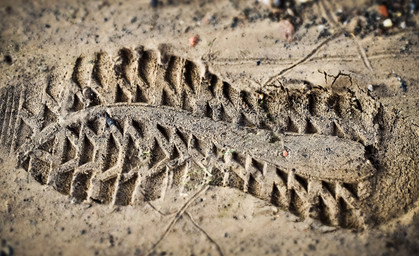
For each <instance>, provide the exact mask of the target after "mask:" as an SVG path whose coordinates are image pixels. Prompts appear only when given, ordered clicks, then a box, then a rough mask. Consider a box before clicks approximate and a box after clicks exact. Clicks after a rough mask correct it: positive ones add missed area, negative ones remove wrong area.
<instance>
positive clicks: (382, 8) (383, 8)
mask: <svg viewBox="0 0 419 256" xmlns="http://www.w3.org/2000/svg"><path fill="white" fill-rule="evenodd" d="M378 12H379V13H380V14H381V15H382V16H384V17H386V18H387V17H388V11H387V7H386V6H385V5H383V4H382V5H380V6H378Z"/></svg>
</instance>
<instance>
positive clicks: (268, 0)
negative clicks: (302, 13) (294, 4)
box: [259, 0, 282, 8]
mask: <svg viewBox="0 0 419 256" xmlns="http://www.w3.org/2000/svg"><path fill="white" fill-rule="evenodd" d="M259 2H262V3H263V4H264V5H267V6H270V7H276V8H279V7H280V6H281V2H282V1H281V0H259Z"/></svg>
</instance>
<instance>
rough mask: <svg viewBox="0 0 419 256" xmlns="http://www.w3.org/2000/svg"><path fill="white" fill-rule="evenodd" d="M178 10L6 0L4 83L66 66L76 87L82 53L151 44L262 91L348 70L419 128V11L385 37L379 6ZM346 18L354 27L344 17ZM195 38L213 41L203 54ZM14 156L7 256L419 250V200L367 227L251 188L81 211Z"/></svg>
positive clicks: (2, 233)
mask: <svg viewBox="0 0 419 256" xmlns="http://www.w3.org/2000/svg"><path fill="white" fill-rule="evenodd" d="M169 2H170V1H169ZM172 2H174V3H172V4H169V3H167V2H166V1H160V2H159V4H158V6H157V7H151V6H150V3H149V1H120V2H116V1H115V2H114V1H88V2H84V1H60V2H59V3H58V2H54V1H33V2H27V1H7V0H6V1H1V2H0V16H1V17H2V19H1V23H0V31H1V34H0V36H1V37H0V59H2V60H3V61H0V69H1V76H0V86H1V87H2V88H3V87H9V86H13V85H18V84H21V83H24V84H25V86H28V87H30V86H36V85H39V84H45V83H46V78H45V77H47V76H48V74H49V73H52V72H55V73H57V72H58V73H59V79H63V81H64V80H71V76H72V72H73V68H74V62H75V60H76V59H77V58H78V57H79V56H89V55H93V54H94V53H95V52H98V51H100V50H104V51H107V52H111V53H116V52H117V51H118V50H119V49H121V48H123V47H127V48H132V49H134V48H136V47H138V46H144V47H145V48H146V49H156V50H157V49H159V50H160V51H162V52H169V53H171V54H174V55H176V56H180V57H183V58H186V59H190V60H193V61H194V62H196V63H199V64H200V65H202V66H208V68H209V70H210V71H211V72H212V73H214V74H216V75H217V76H219V77H220V78H221V79H222V80H224V81H227V82H229V83H231V84H232V85H233V86H235V87H236V88H245V89H248V90H259V89H261V88H265V87H267V86H269V85H270V84H271V83H272V81H282V82H283V83H290V84H292V83H293V81H300V80H306V81H309V82H310V83H312V84H315V85H317V84H319V85H323V86H325V87H331V86H340V85H335V84H334V80H335V78H336V77H337V76H338V75H339V74H341V76H344V77H347V78H348V79H347V81H346V82H345V83H346V84H345V86H347V87H349V89H353V90H355V89H356V88H355V87H359V88H361V89H363V90H365V91H369V93H370V95H371V96H373V97H374V98H375V99H377V100H378V101H379V102H381V103H382V104H383V105H384V106H385V107H386V108H387V109H389V110H390V112H392V113H395V115H397V116H398V117H400V118H403V119H404V120H405V122H406V123H407V124H408V125H409V126H411V127H412V129H416V130H415V131H416V134H417V127H418V126H419V115H418V110H419V108H418V107H419V105H418V104H419V101H418V97H419V93H418V87H417V84H418V81H419V76H418V73H417V67H418V65H417V63H418V61H417V58H418V47H417V44H418V35H419V33H418V32H419V30H418V28H417V25H416V22H417V21H418V16H417V11H415V12H414V14H409V18H408V20H407V22H406V24H405V25H406V27H404V26H403V25H402V24H401V21H400V20H398V21H396V19H394V26H393V28H391V29H381V30H380V31H378V30H377V29H368V28H365V27H362V26H356V25H354V24H356V22H354V21H353V20H356V19H358V18H357V17H358V16H357V15H358V14H359V15H360V16H359V17H365V16H363V15H364V14H363V11H374V10H377V8H378V6H377V5H376V4H371V3H370V1H361V0H359V1H353V2H352V3H347V1H314V2H315V3H309V4H308V5H297V6H294V7H290V10H292V13H291V14H290V11H288V12H287V11H286V9H287V8H281V9H279V10H275V9H272V8H269V7H266V6H264V5H262V4H260V3H257V1H223V0H214V1H172ZM402 2H403V1H402ZM405 2H406V3H408V2H409V1H405ZM412 2H415V1H412ZM404 6H409V5H408V4H405V5H404ZM406 8H409V7H406ZM339 10H343V14H345V15H346V16H347V19H348V21H349V22H348V24H343V23H341V22H339V19H338V17H337V16H336V14H337V13H339ZM405 10H407V12H409V11H410V9H405ZM391 15H393V16H394V17H396V16H397V14H391ZM406 15H407V14H406ZM284 17H286V18H288V19H289V20H291V21H292V22H293V24H294V25H295V35H294V36H293V40H292V41H287V40H286V39H285V37H284V33H282V32H281V30H280V29H279V23H278V20H279V19H282V18H284ZM322 18H323V19H322ZM383 20H384V18H381V19H380V20H379V21H377V24H382V21H383ZM351 21H352V22H351ZM362 21H363V19H361V23H362ZM368 22H369V21H367V23H368ZM400 26H402V27H403V28H400ZM359 27H362V28H359ZM367 27H368V26H367ZM325 29H326V31H325ZM357 31H358V32H357ZM359 31H361V32H359ZM352 32H353V33H355V34H357V33H358V34H357V35H355V36H351V35H350V34H351V33H352ZM194 35H198V36H199V41H198V43H197V45H196V46H195V47H192V46H190V43H189V39H190V38H191V37H192V36H194ZM349 80H350V82H349ZM63 83H64V82H63ZM351 87H353V88H351ZM29 104H30V103H29ZM0 157H1V158H0V159H1V160H0V166H1V167H0V170H1V174H0V184H1V191H0V221H1V222H0V223H1V225H0V237H1V250H2V255H79V254H83V255H122V254H123V255H147V254H149V255H186V254H189V255H262V254H266V255H414V254H417V253H418V252H419V243H418V241H419V217H418V216H419V215H418V211H419V208H418V206H417V203H415V204H412V205H410V207H409V209H407V210H406V211H405V212H404V213H401V214H398V215H397V216H396V217H395V218H392V219H390V220H387V221H385V222H383V223H381V224H380V225H376V226H374V227H372V228H365V229H362V230H356V231H355V230H350V229H345V228H339V227H329V226H325V225H322V224H320V223H319V222H318V221H315V220H311V219H305V220H303V219H300V218H298V217H296V216H295V215H293V214H292V213H289V212H287V211H284V210H282V209H281V208H277V207H274V206H273V205H272V204H270V203H269V202H265V201H263V200H260V199H257V198H255V197H253V196H252V195H249V194H246V193H242V192H240V191H239V190H236V189H232V188H222V187H212V186H210V187H209V188H207V187H205V188H206V189H205V190H202V191H196V193H195V194H192V193H191V194H189V195H185V198H183V199H184V200H183V201H182V202H187V203H186V204H184V205H183V206H186V208H182V204H179V202H177V203H176V202H175V201H176V197H175V196H173V197H172V196H167V197H166V198H165V199H164V200H157V201H156V202H150V203H142V204H140V205H135V206H123V207H122V206H121V207H120V206H114V205H103V204H97V203H95V202H94V201H90V202H84V203H75V202H74V201H73V200H72V199H71V198H70V197H67V196H64V195H62V194H60V193H58V192H57V191H56V190H54V188H52V187H51V186H47V185H41V184H39V183H38V182H37V181H35V179H34V178H33V177H32V176H31V175H30V174H29V173H28V172H26V171H25V170H23V169H22V168H15V167H16V159H15V155H13V153H12V152H3V153H2V155H1V156H0ZM415 160H416V161H417V159H415ZM416 167H417V165H416ZM410 171H411V172H412V173H414V174H416V173H417V172H418V170H417V169H412V170H410Z"/></svg>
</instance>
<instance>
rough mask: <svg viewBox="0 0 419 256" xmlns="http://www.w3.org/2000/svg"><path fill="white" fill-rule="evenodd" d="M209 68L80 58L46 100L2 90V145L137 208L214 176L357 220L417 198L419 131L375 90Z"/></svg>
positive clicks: (351, 223) (81, 192)
mask: <svg viewBox="0 0 419 256" xmlns="http://www.w3.org/2000/svg"><path fill="white" fill-rule="evenodd" d="M161 55H162V56H161ZM202 70H204V69H200V68H199V67H198V65H197V64H195V63H194V62H192V61H189V60H186V59H183V58H180V57H177V56H172V55H167V54H164V55H163V54H160V52H158V51H153V50H144V49H143V48H142V47H139V48H137V49H135V50H133V49H128V48H123V49H121V50H120V51H119V52H118V53H117V54H115V56H114V57H112V56H111V55H110V54H109V53H106V52H99V53H97V54H96V55H95V56H80V57H79V58H77V60H75V65H74V67H73V70H72V76H71V80H68V81H58V80H57V79H55V77H54V74H50V76H49V79H48V83H47V84H45V87H43V88H42V95H41V97H40V98H39V97H37V95H36V93H35V91H36V90H38V91H39V89H40V88H28V87H25V86H24V85H17V86H14V87H9V88H5V89H3V90H2V92H1V97H2V100H1V108H0V113H1V115H0V129H1V133H0V140H1V144H2V145H3V146H4V147H5V148H9V149H10V152H12V154H14V155H16V156H17V157H18V160H19V165H20V166H21V167H23V168H24V169H26V170H27V171H28V172H30V173H31V174H32V175H33V177H34V178H35V179H36V180H37V181H38V182H40V183H41V184H50V185H52V186H54V187H55V189H56V190H57V191H59V192H61V193H63V194H67V195H70V196H71V197H73V198H74V199H75V200H76V201H79V202H82V201H85V200H94V201H96V202H100V203H107V204H109V203H110V204H116V205H130V204H134V202H135V200H144V201H152V200H161V199H162V198H164V196H165V193H166V192H167V191H168V190H169V189H175V191H177V192H178V193H181V192H183V191H189V190H196V189H198V188H199V187H201V186H203V185H206V184H210V185H213V186H228V187H233V188H237V189H240V190H242V191H243V192H247V193H250V194H252V195H254V196H256V197H258V198H260V199H263V200H266V201H269V202H271V203H272V204H274V205H277V206H281V207H282V208H284V209H287V210H289V211H291V212H293V213H294V214H296V215H298V216H301V217H311V218H316V219H319V220H321V221H322V222H323V223H325V224H328V225H334V226H341V227H347V228H362V227H364V226H365V225H368V224H370V223H372V224H374V223H381V222H383V221H385V220H387V219H389V218H391V217H393V216H397V215H399V214H401V213H402V212H403V211H405V210H406V209H408V208H409V207H410V206H411V205H412V203H413V202H414V201H415V200H416V199H417V197H418V192H417V191H418V185H419V182H418V175H417V154H416V153H417V148H416V145H417V134H416V133H415V131H412V130H409V129H410V128H409V127H404V123H403V120H399V119H396V118H395V117H394V116H393V115H391V114H390V113H388V112H386V110H385V109H384V108H383V107H382V105H381V104H380V103H379V102H377V101H375V100H374V99H373V98H371V97H370V96H369V95H367V93H365V92H362V91H359V92H354V91H350V90H344V91H339V92H337V91H331V90H328V89H324V88H322V87H320V86H312V85H309V84H308V85H307V86H306V87H305V88H301V89H287V87H286V85H284V84H281V83H277V84H275V89H271V90H269V91H265V92H264V91H249V90H245V89H242V90H240V89H239V88H242V87H239V86H237V87H235V86H232V85H230V84H229V83H227V82H224V81H222V80H221V79H220V78H219V77H217V76H216V75H214V74H211V73H210V72H209V71H204V72H203V71H202ZM402 126H403V127H404V128H400V127H402ZM400 129H401V130H400ZM397 134H401V135H403V134H404V135H406V134H410V137H409V136H404V137H403V136H397ZM400 148H403V152H400V154H403V156H400V157H399V160H397V161H393V160H392V159H389V157H388V156H389V155H391V154H389V153H391V152H392V150H393V151H394V150H399V149H400ZM392 186H395V187H392ZM400 198H403V199H400Z"/></svg>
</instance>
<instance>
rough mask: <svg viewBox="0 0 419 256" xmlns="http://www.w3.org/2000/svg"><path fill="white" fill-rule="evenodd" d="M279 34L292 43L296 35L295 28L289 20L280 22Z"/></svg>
mask: <svg viewBox="0 0 419 256" xmlns="http://www.w3.org/2000/svg"><path fill="white" fill-rule="evenodd" d="M279 33H280V35H281V36H282V37H283V38H284V39H285V40H287V41H288V42H291V41H292V40H293V39H294V34H295V30H294V26H293V25H292V24H291V22H289V21H288V20H281V21H280V22H279Z"/></svg>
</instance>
